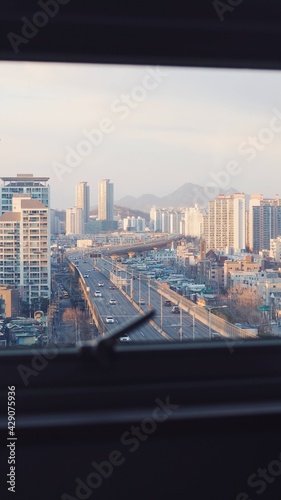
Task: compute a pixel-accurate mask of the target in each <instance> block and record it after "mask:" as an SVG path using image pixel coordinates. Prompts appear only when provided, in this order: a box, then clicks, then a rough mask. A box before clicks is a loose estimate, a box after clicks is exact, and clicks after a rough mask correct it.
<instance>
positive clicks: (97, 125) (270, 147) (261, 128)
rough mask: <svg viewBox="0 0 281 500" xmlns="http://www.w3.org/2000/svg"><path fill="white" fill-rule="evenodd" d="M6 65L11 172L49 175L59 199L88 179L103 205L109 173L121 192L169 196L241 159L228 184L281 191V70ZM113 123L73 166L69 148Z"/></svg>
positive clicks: (7, 167)
mask: <svg viewBox="0 0 281 500" xmlns="http://www.w3.org/2000/svg"><path fill="white" fill-rule="evenodd" d="M0 64H1V83H0V88H1V98H0V104H1V110H2V113H1V118H0V123H1V142H0V154H1V164H2V167H1V173H3V174H5V173H7V172H9V174H10V175H16V174H17V173H28V172H29V173H31V172H32V173H33V174H34V175H44V176H49V177H50V184H51V192H52V199H51V205H52V207H53V208H67V207H68V206H72V205H73V192H74V186H75V185H76V184H77V183H78V182H79V181H81V180H86V181H88V183H89V185H90V187H91V205H92V206H94V205H96V204H97V188H96V187H97V183H98V180H99V179H100V178H105V177H106V178H110V179H111V180H112V182H114V185H115V200H119V199H120V198H122V197H124V196H126V195H131V196H136V197H138V196H141V195H142V194H145V193H152V194H155V195H157V196H160V197H161V196H165V195H167V194H170V193H171V192H173V191H175V190H176V189H177V188H179V187H180V186H181V185H182V184H184V183H186V182H193V183H195V184H200V185H202V186H206V185H208V184H210V183H213V182H214V179H215V183H216V182H217V177H216V172H219V171H224V172H226V171H227V172H228V171H229V170H227V165H228V164H229V162H232V161H236V170H232V172H234V171H235V174H232V173H231V175H228V174H227V176H226V177H225V176H222V177H221V176H220V177H219V178H220V179H221V182H222V184H223V183H225V182H226V184H228V185H227V186H226V188H227V189H228V188H235V189H237V190H239V191H242V192H245V193H253V192H257V193H263V194H264V195H265V196H274V194H275V193H276V192H277V193H278V186H279V180H280V169H279V166H280V160H281V157H280V149H279V144H280V138H279V136H280V134H281V102H280V83H281V76H280V73H279V72H273V71H267V72H262V71H248V70H213V69H188V68H161V70H160V69H159V68H155V67H151V68H148V67H136V66H132V67H128V66H123V67H122V66H115V67H114V66H102V65H79V67H78V66H77V65H73V64H69V65H67V64H42V63H11V62H1V63H0ZM265 89H266V91H265ZM101 124H102V125H101ZM103 128H104V130H106V132H105V133H104V134H103V137H102V138H101V140H100V141H97V142H96V143H97V145H94V144H93V143H92V150H91V151H90V152H88V154H87V155H86V156H84V157H82V156H81V155H80V156H81V158H80V160H81V161H77V158H76V164H75V166H73V165H71V166H70V165H69V164H68V163H67V161H66V160H67V154H68V153H69V152H71V153H70V154H72V155H73V151H77V148H79V144H80V145H81V141H84V142H85V140H86V139H87V134H88V136H89V135H90V133H91V131H92V130H93V129H96V130H98V131H100V130H101V129H103ZM256 137H259V138H260V139H259V141H258V142H257V141H256V142H255V141H254V138H256ZM98 138H99V139H100V137H98ZM261 139H262V140H261ZM250 140H251V141H252V142H250ZM249 148H250V150H249ZM74 163H75V162H74ZM237 164H238V167H237ZM58 165H63V166H64V167H65V168H64V169H63V167H59V168H58V167H57V166H58ZM59 169H60V171H59ZM62 170H63V171H62ZM280 185H281V183H280ZM221 187H223V186H221ZM62 194H63V196H62Z"/></svg>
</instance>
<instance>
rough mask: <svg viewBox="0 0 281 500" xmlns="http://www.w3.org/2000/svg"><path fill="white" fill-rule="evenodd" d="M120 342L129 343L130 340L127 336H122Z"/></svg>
mask: <svg viewBox="0 0 281 500" xmlns="http://www.w3.org/2000/svg"><path fill="white" fill-rule="evenodd" d="M119 340H120V342H131V338H130V337H129V335H123V337H120V339H119Z"/></svg>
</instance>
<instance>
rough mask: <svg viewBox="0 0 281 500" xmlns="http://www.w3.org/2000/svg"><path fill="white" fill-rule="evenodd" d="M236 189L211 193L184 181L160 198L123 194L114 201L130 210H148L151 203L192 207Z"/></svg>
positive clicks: (205, 204) (164, 205) (204, 205)
mask: <svg viewBox="0 0 281 500" xmlns="http://www.w3.org/2000/svg"><path fill="white" fill-rule="evenodd" d="M237 192H239V191H237V190H236V189H233V188H231V189H229V190H225V189H219V190H217V192H215V190H214V193H213V196H211V193H210V195H209V193H208V192H206V191H205V189H204V187H203V186H200V185H199V184H192V183H191V182H186V183H185V184H183V185H182V186H181V187H179V188H178V189H177V190H176V191H174V192H173V193H171V194H168V195H166V196H163V197H162V198H159V197H158V196H155V195H154V194H143V195H142V196H140V197H139V198H134V197H133V196H125V197H124V198H122V199H121V200H118V201H117V202H116V205H118V206H122V207H128V208H130V209H132V210H143V211H144V212H149V211H150V209H151V207H152V206H153V205H156V207H163V208H169V207H174V208H180V207H192V206H194V205H195V204H196V203H197V204H198V205H200V206H202V207H207V205H208V201H209V200H211V199H213V198H215V197H216V196H218V194H233V193H237Z"/></svg>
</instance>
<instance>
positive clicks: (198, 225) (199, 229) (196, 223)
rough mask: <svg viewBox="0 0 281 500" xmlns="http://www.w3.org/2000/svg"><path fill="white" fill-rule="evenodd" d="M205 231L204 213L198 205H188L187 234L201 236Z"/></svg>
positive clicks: (186, 216) (186, 217)
mask: <svg viewBox="0 0 281 500" xmlns="http://www.w3.org/2000/svg"><path fill="white" fill-rule="evenodd" d="M202 233H203V213H202V211H201V210H200V208H199V207H198V205H195V207H188V208H186V209H185V230H184V234H185V236H192V237H194V238H200V237H201V235H202Z"/></svg>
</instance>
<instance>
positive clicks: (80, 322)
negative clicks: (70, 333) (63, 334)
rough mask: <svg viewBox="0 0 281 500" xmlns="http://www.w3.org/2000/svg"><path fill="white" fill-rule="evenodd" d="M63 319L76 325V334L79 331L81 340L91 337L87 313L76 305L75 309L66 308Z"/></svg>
mask: <svg viewBox="0 0 281 500" xmlns="http://www.w3.org/2000/svg"><path fill="white" fill-rule="evenodd" d="M62 320H63V322H64V323H71V324H72V325H75V329H76V334H77V335H78V333H79V337H80V340H90V339H91V333H90V327H89V324H88V322H87V318H86V315H85V313H83V311H81V310H80V309H79V308H77V307H76V308H75V309H73V308H71V307H68V308H67V309H65V311H64V313H63V315H62Z"/></svg>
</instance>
